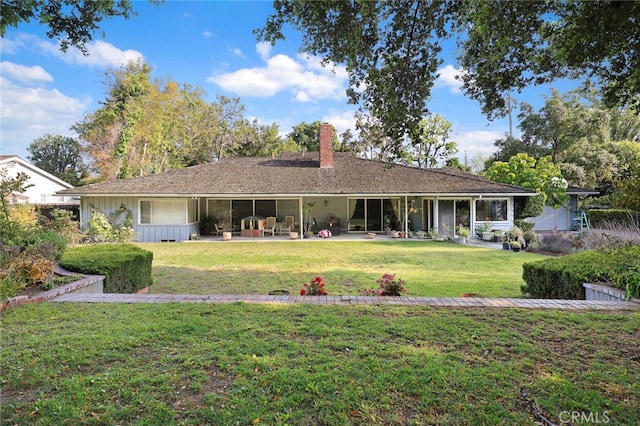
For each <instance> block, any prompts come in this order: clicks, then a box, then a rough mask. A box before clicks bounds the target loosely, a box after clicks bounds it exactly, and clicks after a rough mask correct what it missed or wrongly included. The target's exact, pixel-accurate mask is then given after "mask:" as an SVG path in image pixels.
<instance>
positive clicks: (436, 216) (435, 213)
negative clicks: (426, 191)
mask: <svg viewBox="0 0 640 426" xmlns="http://www.w3.org/2000/svg"><path fill="white" fill-rule="evenodd" d="M439 204H440V200H438V197H437V196H436V197H435V198H434V200H433V229H434V230H435V231H436V232H438V233H439V232H440V221H439V220H438V219H439V217H440V209H439Z"/></svg>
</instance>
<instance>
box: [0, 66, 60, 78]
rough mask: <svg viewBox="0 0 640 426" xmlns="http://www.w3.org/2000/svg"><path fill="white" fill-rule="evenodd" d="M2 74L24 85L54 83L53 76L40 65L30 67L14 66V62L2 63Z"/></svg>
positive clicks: (0, 71) (0, 67)
mask: <svg viewBox="0 0 640 426" xmlns="http://www.w3.org/2000/svg"><path fill="white" fill-rule="evenodd" d="M0 74H2V75H3V76H5V77H8V78H10V79H11V80H17V81H20V82H22V83H27V82H32V81H34V82H41V81H47V82H49V81H53V77H52V76H51V74H49V73H48V72H46V71H45V70H44V68H42V67H41V66H40V65H35V66H33V67H28V66H26V65H19V64H14V63H13V62H8V61H2V62H0Z"/></svg>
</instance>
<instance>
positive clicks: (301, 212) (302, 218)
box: [298, 197, 304, 238]
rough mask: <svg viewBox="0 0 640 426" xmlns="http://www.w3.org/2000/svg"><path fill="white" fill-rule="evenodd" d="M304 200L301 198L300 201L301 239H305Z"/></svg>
mask: <svg viewBox="0 0 640 426" xmlns="http://www.w3.org/2000/svg"><path fill="white" fill-rule="evenodd" d="M302 206H303V199H302V197H300V200H299V201H298V217H299V218H300V234H299V235H300V238H304V216H303V211H302Z"/></svg>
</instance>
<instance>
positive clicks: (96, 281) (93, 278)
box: [0, 265, 104, 313]
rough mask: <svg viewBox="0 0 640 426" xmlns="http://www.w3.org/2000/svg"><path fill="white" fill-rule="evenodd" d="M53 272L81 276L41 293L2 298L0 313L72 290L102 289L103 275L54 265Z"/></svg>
mask: <svg viewBox="0 0 640 426" xmlns="http://www.w3.org/2000/svg"><path fill="white" fill-rule="evenodd" d="M54 272H55V273H56V274H58V275H67V276H68V275H80V276H82V278H81V279H80V280H78V281H74V282H72V283H69V284H65V285H63V286H60V287H56V288H52V289H51V290H47V291H44V292H42V293H38V294H34V295H31V296H15V297H11V298H9V299H7V300H3V301H2V303H0V313H2V312H4V311H5V310H7V309H9V308H17V307H18V306H23V305H27V304H29V303H42V302H46V301H47V300H51V299H53V298H54V297H58V296H60V295H63V294H66V293H72V292H79V293H80V292H81V293H102V292H103V289H104V275H83V274H78V273H76V272H70V271H67V270H66V269H62V268H61V267H59V266H57V265H56V267H55V270H54Z"/></svg>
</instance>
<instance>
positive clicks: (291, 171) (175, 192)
mask: <svg viewBox="0 0 640 426" xmlns="http://www.w3.org/2000/svg"><path fill="white" fill-rule="evenodd" d="M332 140H333V127H332V126H331V125H330V124H327V123H324V124H322V126H321V128H320V152H319V153H318V152H315V153H310V152H306V153H295V154H282V155H280V156H278V157H275V158H221V159H218V160H217V161H214V162H212V163H210V164H203V165H198V166H193V167H188V168H184V169H178V170H171V171H168V172H164V173H159V174H156V175H151V176H145V177H139V178H133V179H126V180H114V181H110V182H104V183H98V184H93V185H87V186H81V187H76V188H71V189H65V190H62V191H59V194H61V195H67V196H68V195H72V196H78V197H80V203H81V206H80V218H81V222H82V224H83V226H85V227H86V225H87V222H88V220H89V218H90V215H91V214H92V210H93V209H97V210H100V211H102V212H105V213H110V212H114V211H117V210H122V209H123V208H124V209H128V210H129V211H131V213H132V214H133V221H134V231H135V232H136V234H137V235H138V236H139V240H140V241H144V242H152V241H183V240H187V239H189V238H190V236H191V235H192V233H197V232H200V225H201V222H205V221H209V220H211V221H213V222H215V223H216V224H219V225H220V226H221V227H222V226H224V227H226V228H233V230H234V231H235V232H240V233H241V235H247V236H251V235H256V232H257V229H253V230H252V228H258V227H263V226H264V225H263V224H264V223H265V222H266V221H264V219H265V218H267V217H275V218H276V221H277V223H278V225H281V224H283V223H285V220H286V219H287V217H288V216H289V220H290V221H291V218H290V217H291V216H293V219H292V221H293V229H292V230H295V231H298V232H299V235H300V236H302V234H303V233H302V230H303V226H304V222H305V220H308V221H309V223H311V224H312V227H313V229H314V230H316V231H318V230H323V229H329V230H331V231H332V233H333V234H334V235H336V234H339V233H371V232H373V233H383V232H385V230H388V229H389V228H391V229H394V230H397V231H405V230H412V231H418V230H425V231H428V230H431V229H434V230H436V231H438V232H439V233H441V234H448V235H453V234H454V232H455V229H456V227H457V226H459V225H463V226H465V227H467V228H470V229H475V228H476V227H478V226H480V225H482V224H485V223H488V224H489V225H490V227H491V228H492V229H503V230H508V229H509V228H511V227H512V226H513V223H514V214H513V212H514V200H515V199H516V198H517V197H529V196H533V195H535V192H534V191H532V190H530V189H526V188H521V187H517V186H512V185H505V184H500V183H496V182H491V181H489V180H487V179H484V178H482V177H480V176H475V175H471V174H467V173H464V172H462V171H460V170H456V169H418V168H413V167H407V166H401V165H390V164H387V163H384V162H380V161H372V160H367V159H362V158H358V157H356V156H353V155H351V154H348V153H339V152H333V148H332ZM305 206H307V208H305ZM305 210H310V212H309V214H308V215H305ZM307 218H308V219H307ZM258 224H259V225H258ZM280 229H281V226H280ZM276 233H277V231H276Z"/></svg>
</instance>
